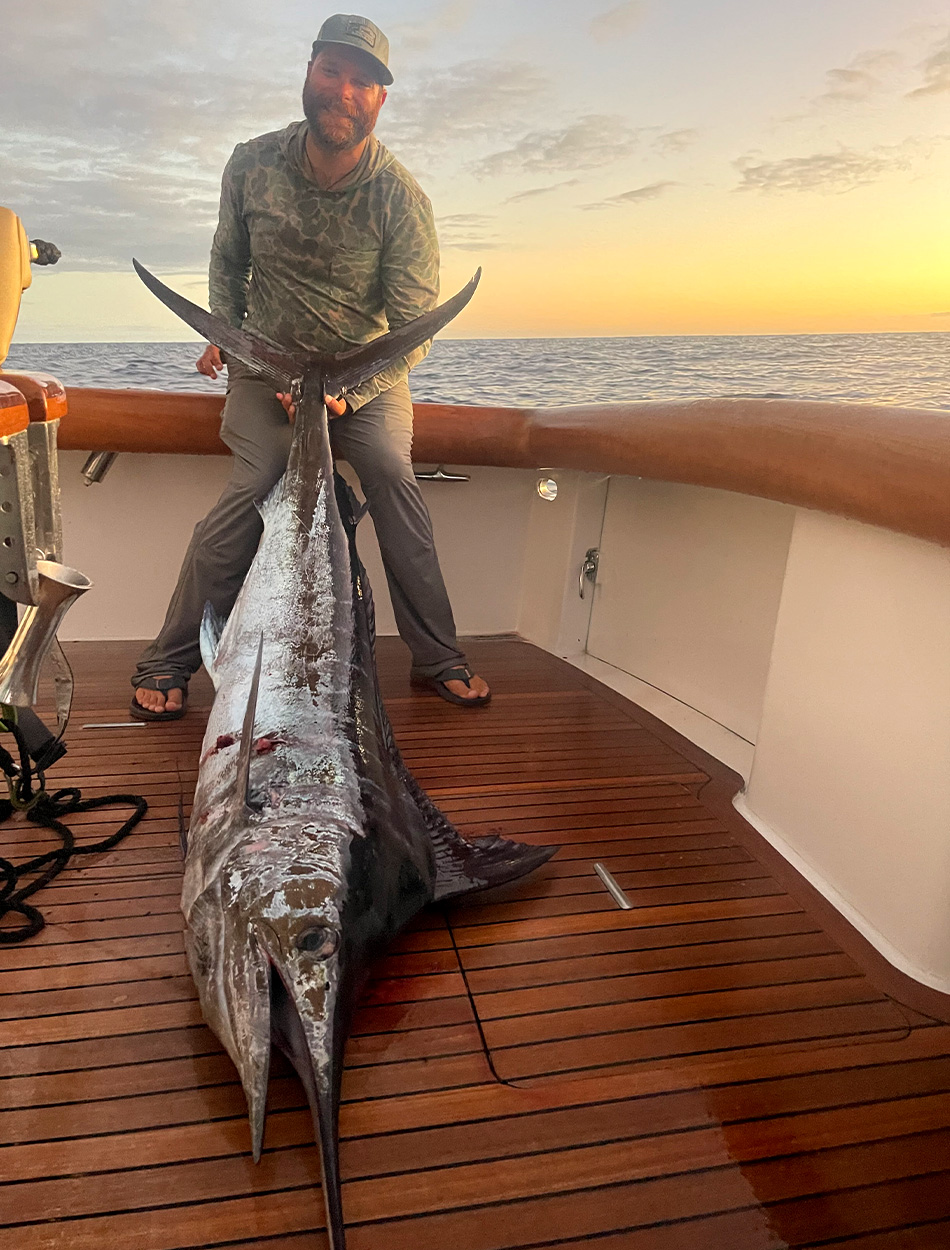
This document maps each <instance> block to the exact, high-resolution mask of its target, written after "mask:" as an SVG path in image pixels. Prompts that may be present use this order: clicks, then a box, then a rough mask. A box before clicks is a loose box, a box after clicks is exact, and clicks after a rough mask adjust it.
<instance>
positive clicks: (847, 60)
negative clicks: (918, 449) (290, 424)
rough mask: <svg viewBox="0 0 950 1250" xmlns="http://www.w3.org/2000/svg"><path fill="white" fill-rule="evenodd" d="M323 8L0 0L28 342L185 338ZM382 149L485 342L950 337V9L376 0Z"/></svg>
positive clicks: (1, 79)
mask: <svg viewBox="0 0 950 1250" xmlns="http://www.w3.org/2000/svg"><path fill="white" fill-rule="evenodd" d="M330 12H332V10H331V9H329V8H328V9H326V10H325V11H324V10H322V9H320V8H319V7H318V6H315V5H313V4H312V3H310V2H308V3H303V2H302V0H263V2H262V0H228V3H226V4H224V3H220V2H219V0H205V2H204V3H201V4H199V5H196V4H195V3H194V0H32V3H31V4H30V5H26V4H25V3H23V2H22V0H0V30H2V32H3V34H2V38H3V73H2V75H0V204H5V205H6V206H7V207H9V208H12V209H13V210H14V212H16V213H17V214H18V215H19V216H20V217H21V219H22V220H23V222H24V225H25V227H26V230H27V233H28V234H29V235H30V237H33V238H37V237H38V238H43V239H49V240H51V241H52V242H54V243H56V244H57V245H58V246H59V247H60V249H61V250H62V253H63V259H62V260H61V261H60V263H59V265H57V266H56V267H55V268H54V269H40V270H34V280H33V285H32V287H31V288H30V289H29V290H28V291H27V292H26V293H25V294H24V298H23V303H22V306H21V312H20V321H19V324H18V327H17V334H16V340H17V341H18V342H23V343H26V342H77V341H100V342H114V341H143V340H145V341H147V340H181V339H183V338H185V337H188V331H187V330H185V328H184V327H182V325H181V323H180V322H178V321H177V319H175V318H174V317H173V316H172V315H171V314H170V313H168V312H167V311H166V310H164V309H163V308H162V306H161V305H160V304H158V302H157V301H156V300H155V299H154V298H153V297H152V296H151V295H149V294H148V293H147V292H146V291H145V289H144V287H142V286H141V284H140V283H139V281H138V279H137V278H136V277H135V276H134V274H133V273H132V271H131V266H130V258H131V257H132V256H133V255H135V256H137V257H139V259H141V260H142V261H143V262H144V263H145V264H146V265H147V266H148V267H149V268H151V269H152V270H153V271H154V272H156V273H158V274H159V275H160V276H161V277H163V278H164V279H165V280H166V281H168V282H169V283H170V284H171V285H173V286H174V287H176V289H178V290H180V291H181V292H182V293H183V294H185V295H187V296H188V297H189V298H191V299H194V300H196V301H197V302H199V303H206V300H207V258H208V251H209V248H210V244H211V239H212V235H213V233H214V226H215V220H216V216H217V200H218V191H219V185H220V177H221V171H222V169H223V167H224V164H225V161H226V160H227V158H228V156H229V154H230V152H231V150H232V149H233V147H234V145H235V144H236V143H238V142H241V141H243V140H245V139H248V138H250V137H251V136H253V135H256V134H261V133H264V132H266V131H268V130H273V129H277V128H279V127H282V126H284V125H286V124H288V123H289V122H291V121H294V120H296V119H298V118H300V117H301V116H302V111H301V107H300V90H301V87H302V84H303V79H304V75H305V72H306V64H307V60H308V57H309V51H310V44H311V42H312V40H313V39H314V38H315V36H316V32H317V29H318V28H319V25H320V23H321V21H322V20H323V18H324V17H325V16H328V15H329V13H330ZM366 16H368V17H370V18H372V19H373V20H374V21H375V22H376V23H377V24H378V25H379V26H380V27H382V29H383V30H384V31H385V32H386V33H387V34H388V36H389V38H390V43H391V57H390V67H391V69H392V71H393V74H394V77H395V83H394V84H393V86H392V87H391V88H390V91H389V98H388V100H387V101H386V104H385V106H384V108H383V111H382V114H381V115H380V121H379V125H378V127H377V134H378V135H379V137H380V139H381V140H382V141H383V142H384V143H385V144H386V145H387V146H388V147H389V148H390V149H391V151H392V152H393V153H394V154H395V155H396V156H397V157H398V158H399V159H400V160H401V161H402V162H403V164H404V165H406V166H407V168H408V169H409V170H410V171H411V172H412V173H413V174H414V175H415V176H416V178H417V179H418V180H419V181H420V183H421V184H422V186H423V187H424V188H425V190H426V192H427V193H428V194H429V196H430V198H431V199H432V203H433V206H434V209H435V213H436V221H437V224H438V228H439V235H440V240H441V245H442V286H443V291H444V292H445V293H446V294H448V293H449V292H450V291H452V290H455V289H457V288H458V287H459V286H461V285H462V283H463V282H465V281H466V280H467V279H468V278H469V277H470V276H471V274H472V272H473V271H474V270H475V268H476V267H477V266H479V265H481V266H482V267H483V270H484V277H483V280H482V284H481V287H480V288H479V291H478V294H477V296H476V298H475V300H474V301H473V302H472V304H471V306H470V307H469V308H468V309H467V310H466V311H465V313H464V314H463V316H462V317H460V318H459V320H458V321H457V322H456V323H454V324H453V326H452V327H450V329H449V330H448V331H447V332H446V333H447V334H448V335H450V336H454V337H466V338H512V337H514V338H523V337H572V336H578V335H596V336H599V335H641V334H647V335H661V334H775V333H837V332H865V331H895V330H896V331H901V330H903V331H906V330H914V331H926V330H950V231H948V228H947V219H948V204H950V9H948V6H947V4H946V0H939V2H938V0H899V2H898V0H622V2H621V3H619V4H618V3H614V2H613V0H585V2H584V3H581V2H579V0H572V2H568V0H545V3H540V2H537V3H536V2H534V0H518V2H517V3H514V2H508V3H505V2H502V0H398V2H397V0H374V2H373V5H372V7H371V8H369V9H368V10H367V11H366Z"/></svg>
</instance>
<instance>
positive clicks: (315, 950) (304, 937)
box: [297, 929, 340, 959]
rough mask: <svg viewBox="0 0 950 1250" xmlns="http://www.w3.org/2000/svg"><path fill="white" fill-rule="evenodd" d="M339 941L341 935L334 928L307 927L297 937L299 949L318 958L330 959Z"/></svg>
mask: <svg viewBox="0 0 950 1250" xmlns="http://www.w3.org/2000/svg"><path fill="white" fill-rule="evenodd" d="M339 942H340V935H339V934H338V933H337V932H336V931H335V930H334V929H307V931H306V932H305V933H301V935H300V937H299V938H297V950H299V951H306V952H307V953H308V954H309V955H315V956H316V958H317V959H328V958H329V957H330V956H331V955H332V954H333V952H334V951H335V950H336V948H337V946H338V945H339Z"/></svg>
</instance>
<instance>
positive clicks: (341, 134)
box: [303, 82, 379, 152]
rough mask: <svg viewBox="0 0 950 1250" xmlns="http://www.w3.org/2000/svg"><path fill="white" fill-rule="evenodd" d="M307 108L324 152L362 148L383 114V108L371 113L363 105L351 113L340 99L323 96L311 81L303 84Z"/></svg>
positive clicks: (311, 126) (315, 138) (318, 144)
mask: <svg viewBox="0 0 950 1250" xmlns="http://www.w3.org/2000/svg"><path fill="white" fill-rule="evenodd" d="M303 111H304V116H305V117H306V119H307V124H308V125H309V127H310V134H311V135H312V136H313V141H314V143H315V144H316V145H317V147H318V148H322V150H323V151H324V152H351V151H352V150H353V148H355V147H359V145H360V144H361V143H362V142H363V140H364V139H365V138H366V136H367V135H368V134H371V133H372V130H373V127H374V126H375V125H376V118H377V116H378V114H379V109H376V110H375V111H373V112H370V111H369V110H364V109H361V108H360V107H359V105H354V106H353V112H349V111H348V110H346V109H344V108H343V106H342V105H341V104H339V102H338V101H336V100H333V99H330V98H328V97H326V96H321V95H319V94H318V93H317V92H316V91H314V89H313V88H312V87H311V86H310V83H309V82H305V83H304V86H303Z"/></svg>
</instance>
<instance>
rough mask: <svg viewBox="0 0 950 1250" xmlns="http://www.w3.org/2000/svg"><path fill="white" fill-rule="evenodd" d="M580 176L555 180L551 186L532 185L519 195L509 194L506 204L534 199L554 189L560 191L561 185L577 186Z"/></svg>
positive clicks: (548, 193)
mask: <svg viewBox="0 0 950 1250" xmlns="http://www.w3.org/2000/svg"><path fill="white" fill-rule="evenodd" d="M579 182H580V179H579V178H568V179H567V180H566V181H565V182H555V183H552V184H551V186H549V187H532V188H531V189H530V190H528V191H519V192H518V194H517V195H509V196H508V198H507V200H505V203H506V204H517V203H518V202H519V201H520V200H533V199H536V198H537V197H538V196H539V195H550V194H551V192H552V191H560V189H561V187H576V186H577V185H578V183H579Z"/></svg>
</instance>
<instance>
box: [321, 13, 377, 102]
mask: <svg viewBox="0 0 950 1250" xmlns="http://www.w3.org/2000/svg"><path fill="white" fill-rule="evenodd" d="M327 44H341V45H342V46H343V47H345V48H356V49H357V51H359V52H365V53H366V55H367V56H368V57H369V58H370V59H371V60H373V61H375V62H376V70H377V73H378V74H379V81H380V82H381V83H383V84H384V85H385V86H387V87H388V86H389V84H390V83H391V82H392V80H393V76H392V74H391V73H390V72H389V40H388V39H387V38H386V36H385V35H384V34H383V32H382V31H381V30H380V29H379V27H378V26H377V25H376V24H375V22H371V21H370V20H369V18H368V17H359V16H358V15H357V14H356V13H334V15H333V16H332V17H328V18H327V20H326V21H325V22H324V23H323V25H322V26H321V27H320V30H319V32H318V33H317V37H316V39H315V40H314V44H313V55H314V56H316V55H317V53H318V52H319V51H320V49H321V48H324V47H326V46H327Z"/></svg>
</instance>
